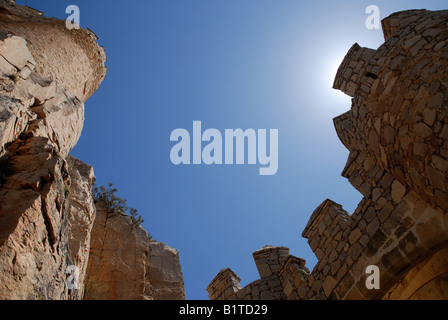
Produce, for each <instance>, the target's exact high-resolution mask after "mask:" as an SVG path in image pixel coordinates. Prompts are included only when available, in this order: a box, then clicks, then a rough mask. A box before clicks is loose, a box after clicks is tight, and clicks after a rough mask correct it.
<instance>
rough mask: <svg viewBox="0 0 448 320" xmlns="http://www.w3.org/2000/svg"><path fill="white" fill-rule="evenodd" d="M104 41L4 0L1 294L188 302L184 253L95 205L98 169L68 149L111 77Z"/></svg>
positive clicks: (0, 18) (0, 37)
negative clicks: (88, 104)
mask: <svg viewBox="0 0 448 320" xmlns="http://www.w3.org/2000/svg"><path fill="white" fill-rule="evenodd" d="M96 40H97V39H96V36H95V35H94V34H93V33H92V32H91V31H89V30H84V29H80V30H72V31H69V30H68V29H66V28H65V24H64V22H62V21H60V20H57V19H52V18H46V17H44V16H43V14H42V13H40V12H39V11H36V10H34V9H32V8H29V7H22V6H19V5H16V4H15V2H14V1H11V0H0V299H2V300H3V299H19V300H25V299H26V300H30V299H31V300H42V299H45V300H48V299H49V300H66V299H73V300H75V299H76V300H78V299H84V298H86V299H126V300H129V299H184V298H185V294H184V284H183V278H182V271H181V268H180V264H179V255H178V252H177V250H175V249H172V248H170V247H168V246H166V245H164V244H159V243H155V242H152V241H150V238H149V236H148V234H147V233H146V231H145V230H144V229H143V228H141V227H135V226H133V225H132V223H131V222H130V218H129V217H128V216H126V215H118V216H116V217H115V218H108V216H107V214H106V212H105V211H104V210H103V209H102V207H101V206H99V208H98V210H97V207H96V205H95V203H94V199H93V195H92V185H93V183H94V180H95V176H94V172H93V168H92V167H91V166H89V165H87V164H85V163H83V162H82V161H80V160H78V159H75V158H73V157H72V156H70V155H69V152H70V150H72V148H73V147H74V146H75V145H76V143H77V142H78V139H79V137H80V135H81V131H82V128H83V123H84V101H85V100H86V99H87V98H88V97H90V95H92V94H93V93H94V92H95V90H96V89H97V88H98V87H99V85H100V83H101V81H102V80H103V79H104V77H105V73H106V67H105V66H104V62H105V60H106V57H105V53H104V49H102V48H100V47H99V46H98V44H97V42H96ZM97 211H98V214H97ZM73 267H75V268H76V270H78V271H79V273H78V278H77V284H78V285H77V286H76V287H72V286H69V285H67V281H68V280H69V279H70V274H68V272H69V270H73Z"/></svg>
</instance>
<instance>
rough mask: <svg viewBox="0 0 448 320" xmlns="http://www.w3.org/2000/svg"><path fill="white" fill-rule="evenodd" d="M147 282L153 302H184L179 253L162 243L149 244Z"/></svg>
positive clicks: (153, 242) (152, 242)
mask: <svg viewBox="0 0 448 320" xmlns="http://www.w3.org/2000/svg"><path fill="white" fill-rule="evenodd" d="M149 248H150V254H149V280H150V283H151V287H152V289H151V296H152V299H154V300H184V299H185V289H184V280H183V275H182V270H181V266H180V261H179V251H178V250H176V249H174V248H171V247H169V246H167V245H166V244H164V243H158V242H155V241H151V242H150V244H149Z"/></svg>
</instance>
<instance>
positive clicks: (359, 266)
mask: <svg viewBox="0 0 448 320" xmlns="http://www.w3.org/2000/svg"><path fill="white" fill-rule="evenodd" d="M382 26H383V31H384V37H385V42H384V44H383V45H381V46H380V47H379V48H378V49H377V50H373V49H368V48H362V47H360V46H359V45H358V44H355V45H353V47H352V48H351V49H350V50H349V52H348V53H347V55H346V57H345V58H344V60H343V62H342V64H341V66H340V67H339V70H338V72H337V75H336V79H335V82H334V88H335V89H339V90H341V91H343V92H344V93H346V94H347V95H349V96H351V97H352V98H353V99H352V106H351V109H350V111H348V112H346V113H344V114H342V115H341V116H338V117H336V118H335V119H334V124H335V128H336V131H337V134H338V136H339V138H340V139H341V141H342V143H343V144H344V146H345V147H347V149H348V150H349V151H350V155H349V158H348V161H347V164H346V166H345V168H344V170H343V172H342V175H343V176H344V177H346V178H347V179H348V180H349V181H350V183H351V184H352V185H353V186H354V187H355V188H356V189H357V190H359V191H360V192H361V193H362V195H363V196H364V197H363V199H362V200H361V202H360V203H359V205H358V207H357V209H356V210H355V212H354V213H353V214H352V215H350V214H348V213H347V212H346V211H344V209H343V208H342V206H341V205H339V204H337V203H335V202H333V201H331V200H325V201H324V202H323V203H322V204H321V205H320V206H319V207H318V208H317V209H316V210H315V211H314V212H313V214H312V215H311V218H310V220H309V222H308V224H307V226H306V227H305V230H304V231H303V234H302V236H303V237H305V238H306V239H308V243H309V245H310V247H311V249H312V250H313V252H314V254H315V255H316V257H317V258H318V262H317V264H316V266H315V267H314V269H313V270H312V271H311V272H309V271H308V269H307V268H306V267H305V262H304V261H303V260H301V259H299V258H296V257H293V256H290V255H288V256H286V257H285V256H284V255H283V254H282V255H279V254H277V253H276V252H277V251H278V252H286V249H285V248H272V247H267V248H264V249H262V251H268V257H269V258H268V260H267V261H271V262H270V263H269V264H268V265H266V262H263V263H262V265H261V266H260V265H259V264H260V262H259V261H258V257H259V255H258V253H257V252H256V253H254V258H255V260H256V263H257V267H258V270H259V273H260V277H261V281H262V282H263V281H266V279H267V278H266V277H267V276H268V277H270V278H269V281H268V282H267V285H264V286H263V287H262V286H261V285H260V282H259V281H260V280H258V281H255V282H253V283H251V284H249V285H248V286H246V287H245V288H242V289H241V287H240V279H239V278H238V276H237V275H236V274H235V273H234V272H233V271H232V270H230V269H225V270H222V271H221V272H220V273H219V274H218V275H217V276H216V277H215V279H214V280H213V281H212V282H211V283H210V285H209V287H208V288H207V290H208V292H209V297H210V299H236V300H239V299H259V298H262V299H263V298H266V299H290V300H295V299H303V300H306V299H448V261H447V259H446V256H447V255H446V254H447V250H448V247H447V243H448V242H447V241H448V217H447V212H448V11H426V10H410V11H403V12H398V13H395V14H393V15H391V16H389V17H388V18H386V19H384V20H383V21H382ZM269 259H270V260H269ZM278 265H280V268H278V267H277V266H278ZM369 265H376V266H378V268H379V270H380V289H371V290H369V289H367V287H366V279H367V276H368V274H366V268H367V266H369ZM270 266H273V268H272V267H270ZM278 282H280V284H278ZM279 288H281V290H280V289H279ZM260 290H261V291H262V292H266V291H269V292H270V294H268V293H265V294H264V296H263V297H261V293H260ZM279 292H280V293H281V294H279Z"/></svg>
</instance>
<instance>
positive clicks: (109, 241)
mask: <svg viewBox="0 0 448 320" xmlns="http://www.w3.org/2000/svg"><path fill="white" fill-rule="evenodd" d="M96 207H97V215H96V221H95V224H94V227H93V231H92V240H91V245H90V256H89V264H88V269H87V276H86V292H85V299H87V300H183V299H185V292H184V282H183V276H182V271H181V267H180V263H179V252H178V251H177V250H176V249H173V248H171V247H169V246H167V245H166V244H164V243H158V242H154V241H152V240H151V239H150V237H149V235H148V233H147V232H146V231H145V230H144V229H143V228H142V227H141V226H135V225H133V224H132V221H131V219H130V217H129V216H127V215H125V214H122V213H119V212H108V211H107V210H106V209H105V206H104V205H103V204H102V203H101V202H98V203H97V204H96Z"/></svg>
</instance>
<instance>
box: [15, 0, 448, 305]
mask: <svg viewBox="0 0 448 320" xmlns="http://www.w3.org/2000/svg"><path fill="white" fill-rule="evenodd" d="M17 3H18V4H22V5H28V6H30V7H33V8H36V9H38V10H41V11H43V12H44V13H45V15H46V16H50V17H58V18H61V19H65V18H66V17H67V16H68V15H67V14H66V13H65V8H66V7H67V6H68V5H71V4H76V5H78V6H79V8H80V13H81V26H82V27H83V28H89V29H91V30H93V31H94V32H95V33H96V34H97V35H98V37H99V43H100V44H101V45H103V46H104V47H105V49H106V53H107V56H108V61H107V66H108V75H107V78H106V80H105V81H104V82H103V84H102V86H101V88H100V89H99V90H98V91H97V92H96V93H95V94H94V95H93V96H92V97H91V98H90V99H89V100H88V101H87V102H86V121H85V124H84V130H83V134H82V137H81V139H80V141H79V142H78V145H77V146H76V147H75V149H74V150H73V151H72V155H74V156H75V157H78V158H79V159H81V160H83V161H84V162H86V163H88V164H90V165H92V166H93V167H94V169H95V174H96V177H97V183H98V184H107V182H109V181H111V182H113V183H114V184H115V186H116V187H117V188H118V189H119V192H118V195H119V196H121V197H123V198H126V199H127V200H128V204H129V206H131V207H135V208H137V209H138V210H139V213H140V214H141V215H142V216H143V218H144V219H145V223H144V224H143V226H144V227H145V229H146V230H148V232H149V233H150V234H151V235H152V236H153V237H154V238H155V239H156V240H158V241H161V242H165V243H166V244H168V245H170V246H172V247H175V248H176V249H178V250H179V251H180V258H181V265H182V268H183V274H184V279H185V287H186V296H187V299H195V300H197V299H207V298H208V296H207V292H206V287H207V285H208V284H209V282H210V281H211V280H212V279H213V277H214V276H215V275H216V274H217V273H218V272H219V271H220V270H221V269H223V268H226V267H230V268H232V269H233V270H234V271H235V272H236V273H237V274H238V275H239V276H240V277H241V278H242V285H243V286H244V285H246V284H248V283H249V282H251V281H254V280H256V279H258V278H259V276H258V273H257V270H256V267H255V263H254V262H253V259H252V252H254V251H255V250H257V249H259V248H261V247H263V246H264V245H267V244H270V245H282V246H287V247H289V248H290V252H291V254H294V255H296V256H299V257H302V258H304V259H305V260H307V266H308V267H309V268H310V269H312V267H313V266H314V264H315V263H316V258H315V256H314V254H313V253H312V251H311V250H310V249H309V247H308V244H307V243H306V240H305V239H303V238H302V237H301V233H302V230H303V229H304V227H305V225H306V223H307V222H308V219H309V217H310V215H311V213H312V212H313V211H314V209H315V208H316V207H317V206H318V205H319V204H320V203H321V202H322V201H324V200H325V199H326V198H330V199H332V200H334V201H336V202H339V203H341V204H342V205H343V206H344V208H345V209H346V210H347V211H348V212H350V213H351V212H353V211H354V209H355V208H356V206H357V204H358V202H359V201H360V200H361V195H360V193H359V192H357V191H356V190H355V189H354V188H353V187H352V186H351V185H350V184H349V182H348V181H347V180H346V179H345V178H343V177H341V175H340V174H341V172H342V169H343V168H344V165H345V162H346V160H347V156H348V151H347V150H346V149H345V148H344V146H343V145H342V143H341V142H340V141H339V140H338V138H337V136H336V133H335V130H334V127H333V122H332V119H333V118H334V117H335V116H337V115H339V114H341V113H343V112H345V111H347V110H348V109H349V108H350V99H349V97H347V96H344V95H343V94H342V93H340V92H338V91H336V90H333V89H332V83H333V78H334V75H335V73H336V70H337V67H338V66H339V63H340V62H341V60H342V59H343V57H344V55H345V53H346V52H347V51H348V49H350V47H351V46H352V44H353V43H355V42H357V43H359V44H360V45H361V46H365V47H370V48H377V47H378V46H379V45H381V44H382V43H383V35H382V31H381V30H369V29H367V28H366V27H365V20H366V18H367V17H368V15H367V14H366V13H365V10H366V7H367V6H368V5H371V4H374V5H377V6H378V7H379V9H380V13H381V19H383V18H385V17H387V16H388V15H390V14H391V13H393V12H396V11H401V10H407V9H421V8H426V9H432V10H436V9H444V5H445V7H446V4H445V3H444V1H428V0H426V1H375V2H371V1H359V0H357V1H354V0H353V1H338V2H335V1H308V2H304V1H298V0H275V1H273V0H244V1H242V0H225V1H224V0H219V1H218V0H216V1H209V0H188V1H186V0H163V1H162V0H149V1H137V0H129V1H127V2H122V1H116V0H108V1H105V0H104V1H100V0H96V1H87V0H82V1H75V0H71V1H66V0H59V1H54V0H21V1H20V0H17ZM195 120H200V121H202V127H203V130H205V129H208V128H216V129H218V130H220V131H221V132H222V133H224V130H225V129H237V128H241V129H243V130H245V129H248V128H253V129H268V130H269V129H278V131H279V155H278V157H279V168H278V172H277V174H276V175H273V176H260V175H259V174H258V169H259V165H238V166H237V165H221V166H218V165H212V166H206V165H204V164H203V165H195V166H193V165H189V166H186V165H183V166H182V165H181V166H175V165H173V164H172V163H171V161H170V150H171V148H172V146H173V145H174V144H175V143H173V142H170V134H171V132H172V131H173V130H174V129H177V128H185V129H187V130H188V131H190V133H191V132H192V125H193V121H195Z"/></svg>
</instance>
